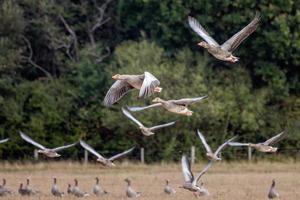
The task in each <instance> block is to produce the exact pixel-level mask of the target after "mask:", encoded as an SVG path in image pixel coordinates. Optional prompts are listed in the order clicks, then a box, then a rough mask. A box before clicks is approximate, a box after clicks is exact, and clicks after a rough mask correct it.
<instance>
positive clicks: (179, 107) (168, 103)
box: [127, 96, 207, 116]
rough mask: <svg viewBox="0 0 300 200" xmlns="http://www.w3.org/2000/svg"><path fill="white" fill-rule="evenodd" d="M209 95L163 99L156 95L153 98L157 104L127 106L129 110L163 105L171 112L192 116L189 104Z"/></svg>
mask: <svg viewBox="0 0 300 200" xmlns="http://www.w3.org/2000/svg"><path fill="white" fill-rule="evenodd" d="M206 98H207V96H203V97H196V98H185V99H178V100H163V99H161V98H159V97H156V98H155V99H153V101H152V102H154V103H155V104H152V105H149V106H144V107H130V106H127V108H128V110H130V111H133V112H135V111H141V110H145V109H148V108H154V107H163V108H164V109H166V110H167V111H169V112H173V113H177V114H180V115H186V116H191V115H192V114H193V111H191V110H189V109H188V105H190V104H193V103H197V102H199V101H201V100H203V99H206Z"/></svg>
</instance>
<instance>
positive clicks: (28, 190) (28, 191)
mask: <svg viewBox="0 0 300 200" xmlns="http://www.w3.org/2000/svg"><path fill="white" fill-rule="evenodd" d="M24 189H25V191H26V192H27V195H29V196H31V195H35V194H37V193H39V191H37V190H34V189H32V187H31V186H30V180H29V178H27V179H26V185H25V188H24Z"/></svg>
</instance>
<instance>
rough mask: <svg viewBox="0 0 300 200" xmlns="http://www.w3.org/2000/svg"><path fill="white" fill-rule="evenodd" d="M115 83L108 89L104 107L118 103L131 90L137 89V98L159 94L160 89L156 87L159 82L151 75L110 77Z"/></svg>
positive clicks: (145, 73) (118, 75)
mask: <svg viewBox="0 0 300 200" xmlns="http://www.w3.org/2000/svg"><path fill="white" fill-rule="evenodd" d="M112 79H114V80H116V82H115V83H114V84H113V85H112V86H111V87H110V89H109V90H108V92H107V94H106V96H105V98H104V105H105V106H108V107H110V106H112V105H113V104H115V103H116V102H118V101H119V100H120V99H121V98H122V97H123V96H124V95H125V94H127V93H128V92H129V91H130V90H132V89H138V90H140V92H139V98H146V97H149V96H151V95H152V94H153V93H154V92H161V90H162V88H160V87H158V86H159V84H160V82H159V80H158V79H157V78H155V77H154V76H153V75H152V74H151V73H149V72H144V74H141V75H121V74H116V75H114V76H112Z"/></svg>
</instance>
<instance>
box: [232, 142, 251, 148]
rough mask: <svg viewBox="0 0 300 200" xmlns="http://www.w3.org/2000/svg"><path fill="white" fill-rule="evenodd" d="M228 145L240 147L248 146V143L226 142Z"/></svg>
mask: <svg viewBox="0 0 300 200" xmlns="http://www.w3.org/2000/svg"><path fill="white" fill-rule="evenodd" d="M228 145H229V146H232V147H241V146H249V145H250V143H240V142H228Z"/></svg>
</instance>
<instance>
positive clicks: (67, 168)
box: [0, 162, 300, 200]
mask: <svg viewBox="0 0 300 200" xmlns="http://www.w3.org/2000/svg"><path fill="white" fill-rule="evenodd" d="M204 164H205V163H198V164H196V165H195V166H193V170H194V171H199V169H201V168H202V167H203V165H204ZM96 176H99V177H100V181H101V184H102V186H103V188H104V189H106V190H107V191H108V192H109V193H110V194H108V195H106V196H105V197H100V198H99V197H98V198H97V197H95V196H93V195H91V196H90V197H87V199H107V200H110V199H111V200H120V199H126V197H125V182H124V179H125V178H127V177H128V178H130V179H132V183H133V188H135V189H136V190H137V191H140V192H141V193H142V196H141V197H140V198H139V199H144V200H154V199H155V200H164V199H178V200H179V199H195V198H194V196H193V195H192V194H191V193H190V192H188V191H185V190H183V189H180V188H178V186H180V184H181V183H182V182H183V176H182V173H181V166H180V164H179V163H178V164H168V165H167V164H160V165H158V164H157V165H139V164H135V165H134V164H130V163H126V162H125V163H122V164H119V165H118V167H116V168H113V169H106V168H103V167H99V165H95V164H89V165H80V164H76V163H68V162H63V163H60V162H59V163H39V164H35V165H32V164H25V165H20V164H5V163H3V164H0V178H1V177H5V178H6V179H7V186H8V187H9V188H10V189H12V190H13V191H14V192H15V194H14V195H12V196H11V197H2V199H11V200H16V199H41V200H47V199H56V198H54V197H52V196H51V195H50V187H51V183H52V177H57V178H58V185H59V187H60V189H64V190H66V188H67V187H66V186H67V183H72V184H73V179H74V178H75V177H76V178H78V180H79V186H80V188H82V190H84V191H86V192H90V191H91V188H92V186H93V184H94V178H95V177H96ZM27 177H30V178H31V180H32V183H31V184H32V187H33V188H35V189H37V190H40V191H41V194H40V195H38V196H36V197H30V198H28V197H26V198H21V197H20V196H19V195H18V194H16V192H17V188H18V186H19V183H20V182H25V179H26V178H27ZM273 178H275V179H276V181H277V189H278V191H279V193H280V194H281V200H299V199H300V190H299V188H300V163H294V162H286V163H278V162H275V163H271V162H258V163H252V164H249V163H247V162H240V163H237V162H235V163H216V164H215V165H214V166H213V167H212V168H211V170H210V171H209V172H208V173H207V174H206V175H205V176H204V177H203V182H204V183H205V186H206V188H207V189H208V190H209V191H210V193H211V195H210V196H209V197H203V198H202V199H207V200H212V199H214V200H266V199H267V191H268V189H269V186H270V183H271V180H272V179H273ZM165 179H169V180H170V181H171V185H172V186H174V187H175V188H176V191H177V193H176V195H174V196H167V195H165V194H164V193H163V187H164V180H165ZM63 199H75V198H74V197H71V196H65V197H64V198H63Z"/></svg>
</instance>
